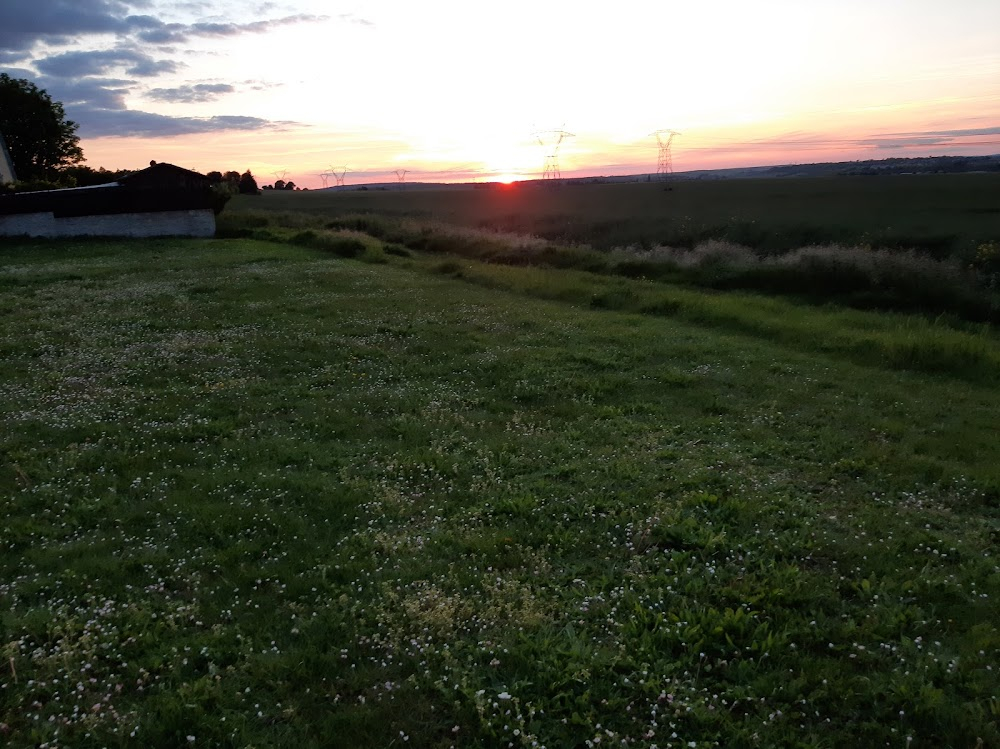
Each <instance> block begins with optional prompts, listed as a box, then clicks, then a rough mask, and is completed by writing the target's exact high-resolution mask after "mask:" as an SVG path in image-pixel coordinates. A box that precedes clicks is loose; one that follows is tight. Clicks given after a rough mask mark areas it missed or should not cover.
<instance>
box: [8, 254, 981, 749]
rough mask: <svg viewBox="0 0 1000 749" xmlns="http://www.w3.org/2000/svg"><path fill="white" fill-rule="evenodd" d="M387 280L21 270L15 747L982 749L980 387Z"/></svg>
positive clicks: (200, 265)
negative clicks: (136, 740) (137, 741)
mask: <svg viewBox="0 0 1000 749" xmlns="http://www.w3.org/2000/svg"><path fill="white" fill-rule="evenodd" d="M387 259H388V260H391V261H392V262H393V263H396V266H395V267H394V266H391V265H371V264H364V263H361V262H357V261H347V260H342V259H338V258H335V257H332V256H330V255H323V254H322V253H318V252H315V251H310V250H304V249H295V248H290V247H287V246H281V245H276V244H267V243H259V242H252V241H244V240H238V241H237V240H234V241H227V242H195V241H162V242H152V243H148V244H143V245H138V246H129V245H127V244H124V243H115V242H108V243H79V244H76V245H73V244H64V245H60V246H58V247H56V248H45V247H44V246H42V245H40V244H31V245H26V246H24V247H17V246H15V247H11V248H8V249H5V250H3V251H2V253H0V289H2V294H0V362H2V363H0V369H2V380H0V381H2V382H3V386H2V390H0V398H2V400H0V420H2V422H3V429H2V430H0V434H2V440H3V441H2V443H0V444H2V450H3V453H2V456H3V460H2V465H0V492H2V493H0V496H2V497H3V499H2V500H0V502H2V504H0V544H2V545H3V548H4V549H5V553H4V555H3V557H2V560H0V565H2V567H0V597H2V598H0V600H2V606H0V646H2V647H3V648H4V653H3V655H4V659H3V660H4V661H7V660H8V658H10V659H12V660H11V661H10V666H9V668H8V667H7V666H5V665H3V664H0V668H2V669H3V671H2V674H3V675H2V676H0V723H2V724H3V725H2V726H0V731H2V732H3V734H4V735H5V736H6V738H7V739H8V740H9V741H10V742H11V744H12V745H14V746H26V745H34V744H36V743H38V742H42V741H53V740H54V739H56V738H57V737H58V739H59V741H60V743H62V742H64V743H68V744H70V743H71V744H72V745H74V746H114V745H126V744H128V743H129V741H130V738H129V737H130V734H131V732H132V731H133V730H137V736H138V737H140V738H142V739H144V740H145V741H146V742H147V743H149V744H151V745H178V744H181V743H187V737H189V736H191V737H194V738H193V743H194V744H195V745H197V746H211V745H217V746H244V745H248V744H255V745H293V744H298V745H301V746H313V745H315V746H329V745H331V744H333V745H339V746H387V745H389V744H390V743H391V742H395V744H396V745H402V744H403V743H406V742H405V741H404V737H407V738H408V742H409V743H410V744H411V745H414V746H449V745H450V744H453V743H454V744H456V745H462V746H475V745H484V746H506V745H508V742H513V743H514V744H515V745H527V746H530V745H532V742H533V741H535V740H537V741H538V742H539V743H540V744H543V745H546V746H549V747H557V746H573V745H582V744H583V743H584V742H586V741H588V740H590V741H592V742H593V741H594V740H595V739H596V738H598V737H600V738H601V739H602V740H603V741H604V742H611V743H619V744H620V743H621V740H622V739H629V740H632V741H633V745H636V746H649V745H652V744H657V745H659V746H661V747H662V746H678V745H684V746H687V745H689V744H688V742H695V743H696V745H697V746H703V745H704V746H707V745H711V744H712V742H717V743H718V745H721V746H746V745H760V746H791V745H801V746H829V747H839V746H845V745H850V744H854V745H863V746H881V745H887V746H906V745H907V737H912V739H913V742H912V744H910V746H928V747H931V746H933V747H940V746H956V747H972V746H974V745H975V744H976V740H977V738H982V739H983V740H984V741H985V742H986V745H987V746H991V745H995V743H996V742H997V741H1000V736H998V733H997V730H996V720H997V716H998V714H1000V702H998V701H997V695H996V694H995V685H996V683H997V678H996V668H997V666H996V663H997V661H998V658H997V655H998V651H1000V632H998V630H997V628H996V625H995V622H996V619H997V614H998V609H997V604H996V601H997V596H1000V575H998V567H997V563H996V560H995V558H994V557H993V556H992V554H993V552H994V549H995V543H996V539H997V534H998V532H1000V517H998V513H997V500H998V495H1000V445H998V444H997V442H996V440H995V438H994V437H995V425H996V424H997V423H998V417H1000V413H998V411H1000V403H998V398H997V395H996V389H995V381H993V380H992V379H991V378H990V377H988V376H977V377H972V378H963V377H956V376H954V374H949V373H948V372H947V371H946V372H944V373H943V374H936V375H935V374H922V373H920V372H917V371H912V370H910V371H907V370H899V369H896V368H883V367H881V366H878V362H880V361H882V359H881V358H879V357H867V358H866V357H858V356H847V357H845V355H844V351H843V350H838V349H834V350H833V351H823V350H822V347H817V346H816V345H813V344H811V343H810V342H809V339H808V337H807V336H805V335H804V334H796V335H787V336H781V335H779V336H769V335H767V334H766V329H767V325H766V324H763V323H760V324H759V325H758V326H757V328H756V329H750V330H747V329H745V328H741V327H740V326H738V325H735V324H728V323H724V322H720V320H721V318H719V317H718V316H713V315H701V316H690V315H689V316H687V317H686V319H685V315H683V314H682V315H681V316H680V317H679V318H676V317H670V316H651V315H648V314H647V315H638V314H633V313H631V312H629V311H627V309H626V311H608V310H606V309H602V310H594V309H591V308H589V307H588V306H587V301H588V300H590V302H591V303H592V301H593V300H594V299H604V300H605V302H602V304H601V305H600V306H605V307H606V306H609V304H608V303H607V300H609V299H610V300H615V299H620V298H621V296H622V294H623V293H624V292H623V291H622V289H627V290H628V291H629V293H634V294H637V295H639V296H642V294H645V293H647V291H643V289H644V288H647V287H643V286H642V285H640V284H635V285H632V286H629V285H628V284H629V283H630V282H624V281H622V280H621V279H606V278H598V277H588V276H586V275H585V274H579V275H573V276H566V275H556V272H553V271H540V270H537V269H517V268H495V267H486V266H478V265H476V264H471V263H470V264H465V266H464V268H463V270H462V271H461V272H462V278H461V279H456V278H453V277H451V276H450V275H442V274H440V273H438V274H429V273H427V272H426V271H427V270H430V269H434V268H435V267H437V268H439V269H440V266H439V265H435V263H436V261H433V260H427V261H425V260H424V259H422V258H419V257H418V258H414V259H398V258H387ZM445 270H449V272H452V269H448V268H445ZM567 279H570V280H567ZM463 280H464V281H473V282H474V283H472V284H469V283H464V282H463ZM487 285H492V286H495V287H504V288H509V289H514V290H518V291H519V292H520V293H517V294H513V293H509V292H507V291H505V290H503V288H493V289H491V288H485V286H487ZM577 286H579V287H580V288H576V287H577ZM581 288H582V289H583V292H582V293H581ZM553 290H555V291H554V293H553ZM525 293H527V294H530V295H534V296H544V295H550V296H554V297H562V298H564V299H568V300H571V301H581V300H582V301H583V302H584V305H583V306H572V305H568V304H564V303H559V302H555V301H544V300H533V299H531V298H530V297H529V296H525ZM649 293H652V292H649ZM656 293H670V292H667V291H663V292H659V291H658V292H656ZM685 293H688V292H685ZM690 294H691V295H692V301H690V304H695V303H696V302H695V301H693V300H694V297H695V296H696V295H695V293H694V292H690ZM602 295H603V296H602ZM626 296H627V294H626ZM706 298H707V297H706ZM727 299H729V300H731V301H727V302H726V304H729V305H732V309H731V310H730V312H731V313H732V314H734V315H735V314H736V313H737V311H738V308H739V305H740V304H744V305H745V309H746V310H747V316H748V318H749V319H757V320H760V319H762V318H760V317H759V314H758V312H759V310H758V312H754V305H755V304H756V302H754V298H752V297H746V298H741V297H727ZM741 299H742V301H740V300H741ZM706 304H707V303H706ZM768 304H770V303H764V302H760V305H759V306H760V307H761V308H766V307H767V305H768ZM610 306H614V305H610ZM626 307H627V305H626ZM684 309H685V308H684V307H683V305H682V306H681V307H677V306H669V305H668V306H667V307H664V309H663V310H662V311H661V312H662V313H664V314H666V313H668V312H677V311H678V310H681V311H682V312H683V310H684ZM706 309H716V307H714V306H712V305H711V304H707V306H706ZM778 312H779V314H777V315H775V316H774V320H775V321H777V320H779V319H780V318H782V317H784V318H785V319H786V320H791V318H793V317H794V319H795V321H796V324H799V325H801V326H803V330H807V329H808V323H809V321H810V320H812V321H813V322H814V324H815V325H816V326H817V329H821V330H824V331H827V330H830V329H831V327H832V326H835V325H836V324H838V323H837V321H831V320H829V319H824V318H823V315H828V314H831V313H829V312H828V311H825V310H819V311H816V310H809V309H796V308H794V306H793V305H788V306H784V307H782V309H781V310H780V311H778ZM842 322H844V321H841V323H842ZM849 322H850V325H844V329H845V335H848V334H849V332H850V329H853V328H856V329H863V330H871V329H883V328H887V327H891V325H892V323H891V321H889V322H887V321H886V318H881V317H878V316H874V315H868V316H866V315H864V314H862V313H850V320H849ZM751 328H752V326H751ZM977 341H978V342H977V346H979V347H980V349H981V351H980V356H981V357H985V358H984V359H982V358H981V359H980V360H978V361H980V364H981V363H982V361H986V362H989V361H993V360H994V359H995V357H996V356H997V348H998V347H997V344H996V341H995V339H994V338H993V337H992V336H985V335H984V336H982V337H980V338H979V339H977ZM990 669H992V670H990ZM515 732H516V733H515Z"/></svg>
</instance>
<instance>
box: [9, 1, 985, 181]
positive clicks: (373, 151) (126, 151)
mask: <svg viewBox="0 0 1000 749" xmlns="http://www.w3.org/2000/svg"><path fill="white" fill-rule="evenodd" d="M0 72H6V73H8V74H10V75H12V76H14V77H18V78H27V79H29V80H31V81H33V82H34V83H36V84H37V85H38V86H40V87H41V88H43V89H45V90H46V91H48V92H49V94H50V95H51V96H52V97H53V98H54V99H55V100H57V101H60V102H62V103H63V106H64V107H65V110H66V114H67V117H68V118H69V119H72V120H73V121H75V122H77V123H78V124H79V126H80V127H79V135H80V138H81V146H82V147H83V149H84V154H85V156H86V158H87V163H88V164H89V165H90V166H92V167H94V168H97V167H105V168H107V169H136V168H141V167H144V166H146V165H147V164H148V163H149V161H150V160H157V161H167V162H171V163H175V164H178V165H180V166H184V167H187V168H190V169H196V170H198V171H203V172H207V171H212V170H219V171H229V170H236V171H239V172H243V171H245V170H247V169H249V170H251V171H252V172H253V173H254V175H256V176H257V178H258V182H259V183H260V184H266V183H269V182H272V181H274V179H276V178H277V177H283V178H284V179H286V180H293V181H294V182H295V183H296V184H297V185H299V186H301V187H320V186H322V184H323V182H324V180H325V181H327V182H328V183H329V184H333V183H334V182H335V179H334V178H331V177H330V176H329V175H330V173H331V172H334V171H337V172H339V171H340V170H342V169H346V170H347V171H346V175H345V183H346V184H352V183H364V182H378V181H387V180H388V181H395V180H396V179H397V178H398V176H397V174H396V172H397V171H399V172H403V170H405V175H404V176H403V178H404V179H405V180H407V181H473V180H493V179H500V180H511V179H524V178H536V177H540V176H542V173H543V171H544V169H545V166H546V157H551V156H555V157H557V165H558V167H559V169H560V172H561V174H562V176H587V175H591V176H599V175H623V174H637V173H640V174H641V173H648V172H655V171H656V169H657V157H658V155H659V150H658V145H657V139H656V137H655V135H653V134H654V133H655V132H656V131H675V132H677V133H678V135H676V136H675V137H674V139H673V141H672V143H671V155H672V162H673V169H674V170H675V171H687V170H694V169H716V168H727V167H743V166H758V165H767V164H784V163H810V162H819V161H851V160H861V159H881V158H889V157H896V156H935V155H963V154H968V155H972V154H990V153H1000V2H998V1H997V0H951V2H949V3H943V2H941V1H940V0H934V1H933V2H931V1H930V0H758V2H756V3H749V2H746V1H745V0H701V2H685V3H680V2H674V1H673V0H642V1H640V0H614V2H610V1H608V0H592V2H588V3H584V2H579V0H573V1H564V0H530V1H528V0H504V1H503V2H491V3H483V2H475V0H365V1H364V2H338V1H337V0H275V1H274V2H263V1H258V0H242V1H241V2H236V1H233V0H211V1H210V2H207V1H203V0H173V1H170V0H0ZM558 132H562V133H566V135H564V136H563V137H562V140H561V142H558V144H557V143H556V141H558V140H559V138H558V136H556V135H554V133H558ZM322 175H326V176H322Z"/></svg>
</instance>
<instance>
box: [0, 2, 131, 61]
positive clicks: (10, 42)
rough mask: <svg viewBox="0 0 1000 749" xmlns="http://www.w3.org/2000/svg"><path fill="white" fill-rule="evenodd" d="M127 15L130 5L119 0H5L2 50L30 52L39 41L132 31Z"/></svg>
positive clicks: (0, 10)
mask: <svg viewBox="0 0 1000 749" xmlns="http://www.w3.org/2000/svg"><path fill="white" fill-rule="evenodd" d="M128 13H129V9H128V6H127V5H125V4H124V3H121V2H117V0H86V2H80V0H3V2H0V49H4V50H8V51H11V50H28V49H31V48H32V47H33V46H34V44H35V42H39V41H45V42H49V43H55V42H58V41H60V40H61V39H64V38H75V37H79V36H81V35H84V34H117V33H123V32H126V31H128V29H129V26H128V23H127V21H126V20H125V19H126V16H127V15H128Z"/></svg>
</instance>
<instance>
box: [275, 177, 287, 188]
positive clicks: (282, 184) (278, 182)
mask: <svg viewBox="0 0 1000 749" xmlns="http://www.w3.org/2000/svg"><path fill="white" fill-rule="evenodd" d="M274 189H275V190H284V189H285V180H283V179H279V180H276V181H275V183H274Z"/></svg>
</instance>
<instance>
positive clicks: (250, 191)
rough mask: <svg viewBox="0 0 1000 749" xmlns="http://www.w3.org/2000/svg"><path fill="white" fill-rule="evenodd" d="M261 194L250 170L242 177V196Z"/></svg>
mask: <svg viewBox="0 0 1000 749" xmlns="http://www.w3.org/2000/svg"><path fill="white" fill-rule="evenodd" d="M258 192H259V190H258V189H257V180H255V179H254V178H253V175H252V174H250V170H249V169H247V170H246V171H245V172H244V173H243V176H242V177H240V194H241V195H256V194H257V193H258Z"/></svg>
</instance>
